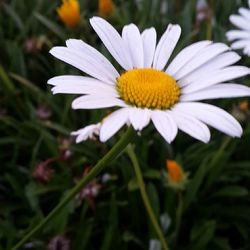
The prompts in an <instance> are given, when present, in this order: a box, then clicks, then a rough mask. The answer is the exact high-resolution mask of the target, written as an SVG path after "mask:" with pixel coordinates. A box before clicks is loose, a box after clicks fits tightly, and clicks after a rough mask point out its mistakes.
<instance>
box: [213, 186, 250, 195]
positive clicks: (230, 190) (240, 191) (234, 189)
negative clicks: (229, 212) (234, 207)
mask: <svg viewBox="0 0 250 250" xmlns="http://www.w3.org/2000/svg"><path fill="white" fill-rule="evenodd" d="M248 193H249V192H248V190H247V189H246V188H244V187H241V186H227V187H223V188H222V189H220V190H219V191H218V192H216V193H214V194H213V195H212V197H221V196H226V197H242V196H246V195H248Z"/></svg>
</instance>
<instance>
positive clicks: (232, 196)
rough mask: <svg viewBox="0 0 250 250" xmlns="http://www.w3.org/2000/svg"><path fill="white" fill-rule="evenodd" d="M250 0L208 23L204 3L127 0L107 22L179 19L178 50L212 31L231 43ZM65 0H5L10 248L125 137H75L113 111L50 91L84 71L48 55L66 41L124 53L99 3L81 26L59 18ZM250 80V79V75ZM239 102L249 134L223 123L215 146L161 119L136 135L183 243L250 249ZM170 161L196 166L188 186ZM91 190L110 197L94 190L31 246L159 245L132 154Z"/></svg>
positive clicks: (214, 10)
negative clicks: (106, 41) (170, 169)
mask: <svg viewBox="0 0 250 250" xmlns="http://www.w3.org/2000/svg"><path fill="white" fill-rule="evenodd" d="M246 2H247V1H243V0H242V1H240V0H238V1H235V0H227V1H225V0H218V1H215V0H214V1H213V0H211V1H208V4H209V6H208V8H206V9H205V11H206V12H205V14H206V15H207V16H206V18H205V19H204V20H202V21H197V12H196V4H197V3H196V1H195V0H188V1H181V0H168V1H167V0H164V1H160V0H155V1H149V0H141V1H132V0H128V1H122V0H117V1H115V2H114V3H115V5H116V9H115V11H114V13H113V15H112V16H109V17H107V19H108V20H109V21H110V22H111V23H112V24H113V25H115V27H116V28H117V29H118V30H121V27H122V26H123V25H124V24H127V23H130V22H135V23H136V24H138V25H139V27H140V28H141V29H144V28H146V27H150V26H155V27H156V29H157V31H158V34H161V33H162V32H163V31H164V29H165V28H166V26H167V24H168V23H169V22H172V23H179V24H180V25H181V26H182V29H183V31H182V37H181V41H180V42H179V45H178V47H177V50H176V51H175V53H177V51H178V50H180V49H181V48H182V47H183V46H185V45H187V44H190V43H191V42H194V41H197V40H201V39H213V40H215V41H221V42H226V39H225V31H227V30H228V29H229V28H230V27H231V25H230V24H229V21H228V17H229V15H230V14H232V13H236V12H237V9H238V8H239V7H240V6H242V5H243V6H246ZM59 4H60V2H59V1H50V0H35V1H34V0H25V1H23V0H12V1H7V0H6V1H3V0H2V1H0V24H1V25H0V48H1V54H0V133H1V137H0V162H1V163H0V249H1V250H6V249H10V248H11V246H13V245H14V244H15V243H16V242H17V241H18V240H20V239H21V238H22V237H23V235H24V234H25V233H26V232H27V231H28V230H30V229H31V228H33V227H34V225H36V224H37V223H38V222H39V221H40V220H42V219H43V218H44V216H45V215H47V214H48V213H49V211H50V210H51V209H52V208H53V207H54V206H55V205H56V204H57V203H58V201H59V200H60V199H61V198H62V197H63V196H64V195H65V194H66V193H67V191H68V190H69V189H70V187H72V186H73V185H74V183H76V181H77V179H79V178H81V176H83V175H84V174H86V172H87V171H88V168H89V167H91V166H92V165H93V164H94V163H96V162H97V161H98V159H99V158H101V156H102V155H104V154H105V153H106V152H107V150H108V149H110V148H111V147H112V145H113V144H114V142H115V141H116V140H117V137H119V135H117V137H115V138H113V139H111V140H110V141H109V142H108V143H106V144H101V143H99V142H98V141H88V142H84V143H80V144H75V143H74V141H73V140H72V138H71V137H70V134H69V133H70V131H72V130H76V129H78V128H81V127H83V126H84V125H87V124H89V123H91V122H96V121H98V120H99V118H100V117H101V114H102V116H103V112H106V113H108V111H99V110H97V111H93V112H89V111H80V110H75V111H73V110H71V101H72V99H73V96H67V95H58V96H52V95H51V93H50V90H49V89H50V87H48V86H47V84H46V82H47V80H48V79H49V78H51V77H53V76H55V75H61V74H80V72H78V71H77V70H76V69H74V68H73V67H70V66H68V65H65V64H64V63H61V62H60V61H59V60H56V59H54V58H52V56H50V54H49V53H48V51H49V49H50V48H51V47H52V46H54V45H63V44H64V42H65V39H67V38H81V39H83V40H84V41H87V42H88V43H90V44H91V45H93V46H94V47H96V48H98V49H99V50H101V51H102V52H103V53H104V54H106V56H107V57H108V58H110V60H112V58H111V57H110V55H108V54H107V51H106V50H105V49H104V47H103V45H102V44H101V43H100V41H99V40H98V39H97V36H96V35H95V33H94V32H93V30H92V29H91V28H90V25H89V23H88V18H89V17H91V16H93V15H98V8H97V6H98V3H97V2H96V1H90V0H81V1H80V4H81V15H82V21H81V23H80V24H79V25H78V26H77V27H75V28H71V29H70V28H67V27H65V26H64V25H63V23H62V22H60V20H59V19H58V16H57V14H56V8H57V7H58V5H59ZM241 63H242V64H245V65H248V66H249V65H250V60H249V59H247V58H245V57H243V58H242V60H241ZM242 82H244V84H246V85H250V80H249V79H245V80H244V81H242ZM239 101H240V100H233V101H232V100H226V101H221V100H220V101H217V104H218V105H219V106H221V107H224V108H225V109H226V110H228V111H229V112H233V114H234V115H235V116H237V117H239V118H240V120H241V123H242V126H243V128H244V135H243V137H242V138H241V139H230V138H228V137H226V136H224V135H222V134H221V133H217V132H215V131H214V130H212V140H211V142H210V143H209V144H207V145H206V144H202V143H200V142H197V141H196V140H193V139H192V138H190V137H188V136H185V135H183V134H182V133H179V135H178V137H177V139H176V141H175V142H174V143H173V144H172V145H167V144H166V143H165V142H164V141H163V139H162V138H161V137H160V136H159V135H158V134H157V133H155V131H154V130H153V128H152V127H149V128H147V129H146V130H144V131H143V132H142V135H141V136H138V137H137V138H136V145H137V147H136V154H137V157H138V160H139V162H140V166H141V169H142V171H143V175H144V178H145V182H146V185H147V191H148V194H149V197H150V199H151V202H152V205H153V208H154V211H155V213H156V215H157V218H159V220H160V221H161V224H162V228H163V229H164V232H165V235H166V238H167V240H168V242H169V244H170V247H171V249H172V250H174V249H176V250H211V249H212V250H230V249H234V250H236V249H237V250H248V249H250V240H249V239H250V210H249V207H250V195H249V190H250V157H249V148H250V136H249V135H250V125H249V110H244V111H242V110H240V109H239V107H238V104H239ZM213 103H214V102H213ZM166 159H175V160H177V161H178V162H179V163H180V164H181V165H182V166H183V168H184V170H185V171H186V172H189V183H188V185H187V187H186V190H184V191H183V192H177V191H174V190H173V189H171V188H170V187H169V186H168V185H167V177H166V167H165V160H166ZM88 188H89V189H91V190H92V191H93V188H94V190H99V192H98V195H96V196H95V195H94V196H91V195H86V194H85V195H84V191H83V192H82V193H81V195H79V196H78V197H76V199H75V200H74V201H73V202H71V204H69V206H67V207H66V208H65V209H64V210H63V211H62V212H61V213H60V214H59V215H58V216H57V218H55V219H54V220H53V221H52V222H51V223H50V224H49V225H47V226H46V227H45V228H44V230H43V231H42V232H40V233H39V234H38V235H36V236H35V238H33V239H32V240H30V242H28V243H27V244H26V245H25V246H24V248H23V249H74V250H76V249H89V250H92V249H93V250H94V249H101V250H108V249H124V250H125V249H130V250H131V249H150V250H157V249H159V247H158V245H157V244H158V242H157V241H155V239H156V238H157V237H156V235H155V234H154V231H153V228H152V226H151V224H150V221H149V220H148V216H147V213H146V211H145V208H144V206H143V203H142V200H141V196H140V193H139V190H138V186H137V183H136V180H135V177H134V172H133V168H132V166H131V162H130V160H129V158H128V156H127V155H126V154H124V155H123V156H121V157H120V158H119V160H118V161H116V162H113V163H111V164H110V167H109V168H108V170H107V172H105V173H103V174H102V175H101V176H99V177H98V178H97V179H96V180H95V182H93V183H92V184H91V186H88ZM85 191H86V190H85ZM178 221H179V222H180V226H177V225H178ZM60 244H61V246H60ZM63 247H64V248H63Z"/></svg>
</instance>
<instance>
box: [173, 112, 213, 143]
mask: <svg viewBox="0 0 250 250" xmlns="http://www.w3.org/2000/svg"><path fill="white" fill-rule="evenodd" d="M171 112H172V117H173V118H174V120H175V122H176V124H177V127H178V128H179V129H180V130H182V131H183V132H185V133H186V134H188V135H190V136H192V137H194V138H196V139H197V140H200V141H202V142H204V143H207V142H209V140H210V131H209V129H208V127H207V126H206V125H205V124H204V123H202V122H200V121H199V120H197V119H196V118H194V117H192V116H190V115H187V114H185V113H184V112H181V111H179V110H173V111H171Z"/></svg>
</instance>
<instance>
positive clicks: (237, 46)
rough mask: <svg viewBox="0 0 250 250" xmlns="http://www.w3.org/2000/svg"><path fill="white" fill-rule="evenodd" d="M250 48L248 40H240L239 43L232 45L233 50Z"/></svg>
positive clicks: (249, 40)
mask: <svg viewBox="0 0 250 250" xmlns="http://www.w3.org/2000/svg"><path fill="white" fill-rule="evenodd" d="M248 46H250V39H248V40H246V39H245V40H239V41H236V42H233V43H232V45H231V48H232V49H243V48H245V47H248Z"/></svg>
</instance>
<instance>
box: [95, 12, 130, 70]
mask: <svg viewBox="0 0 250 250" xmlns="http://www.w3.org/2000/svg"><path fill="white" fill-rule="evenodd" d="M90 24H91V26H92V27H93V29H94V30H95V32H96V33H97V35H98V36H99V37H100V39H101V40H102V42H103V44H104V45H105V47H106V48H107V49H108V51H109V52H110V54H111V55H112V56H113V57H114V58H115V59H116V61H117V62H118V63H119V64H120V65H121V66H122V67H123V68H124V69H126V70H129V69H132V68H133V64H132V61H131V60H130V57H129V55H128V51H127V48H126V45H125V44H124V41H123V40H122V38H121V36H120V35H119V33H118V32H117V31H116V30H115V29H114V27H113V26H112V25H110V24H109V23H108V22H107V21H105V20H104V19H103V18H100V17H92V18H91V19H90Z"/></svg>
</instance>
